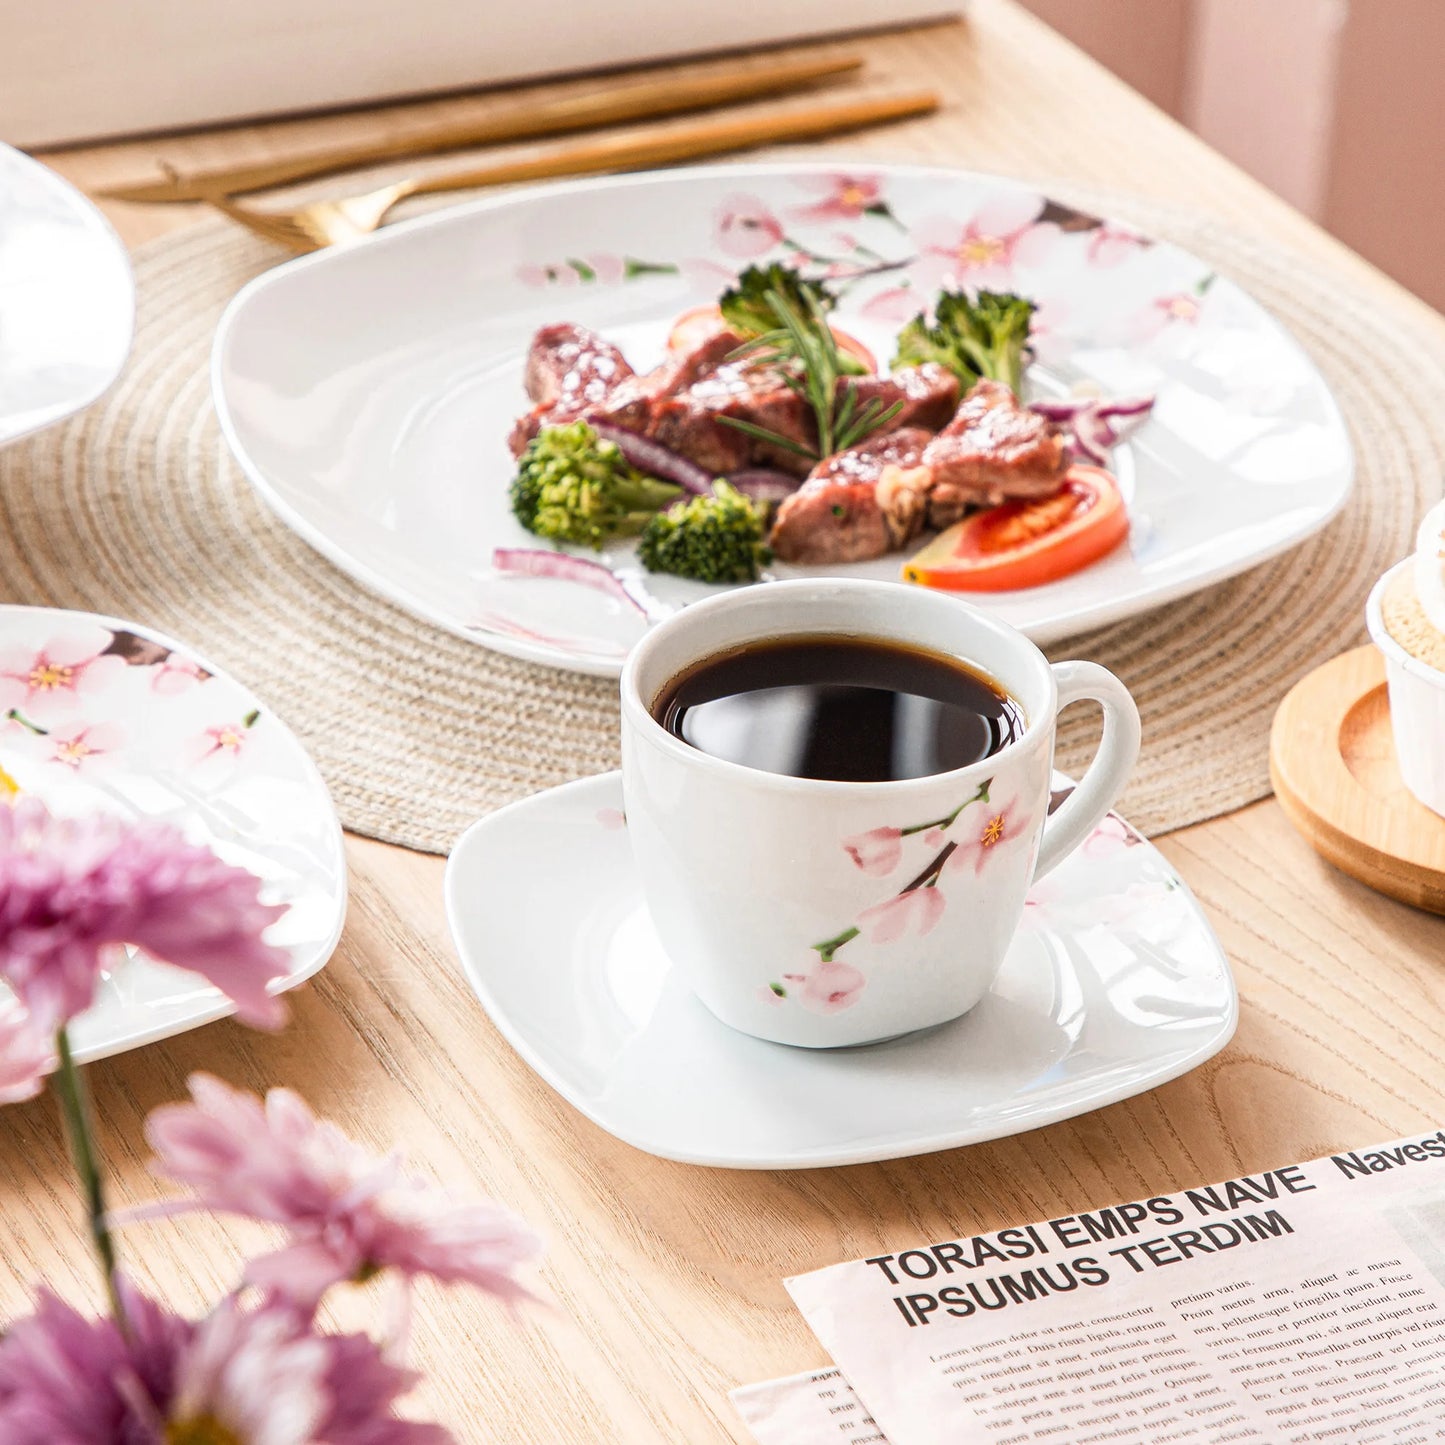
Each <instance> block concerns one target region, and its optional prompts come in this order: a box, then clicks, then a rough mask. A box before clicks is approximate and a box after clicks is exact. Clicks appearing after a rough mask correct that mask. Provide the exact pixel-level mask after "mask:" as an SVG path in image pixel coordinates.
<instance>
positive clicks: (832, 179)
mask: <svg viewBox="0 0 1445 1445" xmlns="http://www.w3.org/2000/svg"><path fill="white" fill-rule="evenodd" d="M798 184H799V185H801V186H804V187H806V188H807V189H808V190H811V191H821V192H822V196H821V197H820V199H818V200H817V201H814V202H813V203H812V204H811V205H808V206H800V207H799V208H798V209H797V210H796V211H794V213H793V214H794V215H796V216H797V217H798V219H799V220H802V221H856V220H857V219H858V217H859V216H863V215H866V214H867V213H868V212H869V211H872V210H875V209H877V208H878V207H880V206H882V205H883V186H882V183H881V182H880V181H879V179H878V177H877V176H861V175H860V176H800V177H799V178H798Z"/></svg>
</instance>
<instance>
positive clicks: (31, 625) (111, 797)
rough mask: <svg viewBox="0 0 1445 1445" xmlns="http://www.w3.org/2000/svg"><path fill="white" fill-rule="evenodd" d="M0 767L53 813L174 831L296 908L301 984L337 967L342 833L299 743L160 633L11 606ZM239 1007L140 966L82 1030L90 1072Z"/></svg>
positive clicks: (290, 929)
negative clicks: (161, 825)
mask: <svg viewBox="0 0 1445 1445" xmlns="http://www.w3.org/2000/svg"><path fill="white" fill-rule="evenodd" d="M0 768H3V769H4V771H5V773H6V774H8V776H9V777H10V778H11V779H13V780H14V782H15V783H16V784H18V785H19V787H20V789H21V791H22V792H24V793H29V794H33V795H34V796H36V797H38V798H41V799H42V800H43V801H44V802H45V803H46V805H47V806H48V807H49V808H50V809H51V810H52V811H53V812H56V813H61V814H82V813H90V812H97V811H107V812H114V813H118V814H121V815H124V816H129V817H138V816H143V817H150V818H156V819H160V820H163V821H165V822H168V823H172V824H174V825H175V826H177V827H179V828H180V829H182V831H183V832H184V833H185V834H186V836H187V837H189V838H191V839H193V840H194V841H196V842H200V843H205V844H207V845H208V846H210V847H212V848H214V849H215V851H216V852H217V853H218V854H219V855H220V856H221V857H222V858H224V859H225V860H226V861H227V862H229V863H234V864H237V865H238V866H240V867H244V868H248V869H250V870H251V871H252V872H253V873H255V874H257V875H258V876H259V877H260V878H261V879H262V880H263V882H264V885H265V889H264V893H263V897H264V898H266V900H267V901H268V902H280V903H287V904H289V905H290V911H289V912H288V913H287V914H286V915H285V916H284V917H283V918H281V919H279V920H278V921H277V922H276V923H275V924H273V925H272V928H271V931H270V933H269V934H268V935H267V936H268V938H270V939H271V941H273V942H275V943H277V944H279V945H281V946H282V947H284V948H286V949H288V950H289V951H290V953H291V957H292V962H293V966H292V971H291V973H290V974H289V975H288V976H287V977H286V978H285V979H284V980H283V981H282V984H281V987H282V988H291V987H294V986H295V985H296V984H298V983H300V982H301V981H302V980H303V979H306V978H309V977H310V976H311V975H312V974H313V973H315V972H316V971H317V970H318V969H319V968H320V967H321V966H322V965H323V964H324V963H325V962H326V960H327V959H328V958H329V957H330V956H331V952H332V950H333V949H334V948H335V946H336V941H337V939H338V938H339V937H340V935H341V925H342V920H343V918H344V917H345V914H346V859H345V855H344V853H343V851H342V841H341V826H340V824H339V822H338V821H337V818H336V812H335V809H334V808H333V807H332V805H331V798H330V796H329V794H328V793H327V791H326V787H325V785H324V784H323V783H322V781H321V777H320V775H319V774H318V773H317V771H316V768H315V765H314V764H313V763H312V762H311V759H310V758H309V757H308V756H307V754H306V752H305V750H304V749H303V748H302V746H301V744H300V743H299V742H298V741H297V740H296V737H295V736H294V734H292V733H291V731H290V730H289V729H288V728H287V727H285V725H284V724H282V723H281V721H280V720H279V719H278V718H276V717H274V716H272V715H271V714H270V713H268V712H266V711H265V710H264V709H263V708H262V707H261V705H260V704H259V703H258V702H257V700H256V699H255V698H254V697H253V696H252V695H251V694H250V693H249V692H247V691H246V689H244V688H243V687H241V686H239V685H238V684H237V683H235V682H233V681H232V680H231V679H230V678H228V677H227V676H225V675H224V674H223V673H221V672H218V671H217V670H216V669H215V668H214V667H213V666H211V665H210V664H209V663H206V662H203V661H201V660H200V659H198V658H197V657H196V656H195V654H194V653H191V652H189V651H188V650H187V649H185V648H183V647H182V646H181V645H180V644H178V643H175V642H173V641H171V640H170V639H169V638H166V637H162V636H161V635H160V634H159V633H155V632H152V631H150V630H149V629H147V628H142V627H137V626H135V625H134V624H132V623H127V622H119V621H117V620H115V619H114V618H107V617H98V616H93V615H91V614H89V613H84V612H61V611H54V610H51V609H49V608H41V607H0ZM230 1012H231V1004H230V1001H229V1000H228V999H227V998H226V997H225V996H224V995H223V994H221V993H220V992H219V991H218V990H216V989H214V988H212V987H211V986H210V985H209V984H207V983H205V982H204V981H203V980H201V979H199V978H198V977H197V976H196V975H195V974H191V973H185V972H182V971H181V970H179V969H175V968H171V967H170V966H168V965H166V964H160V963H156V962H153V961H152V960H150V959H147V958H145V957H144V956H141V955H136V956H133V957H131V958H130V959H129V960H128V961H126V962H125V963H122V964H120V965H119V966H118V967H117V968H116V969H115V970H114V971H113V972H112V973H111V974H110V975H109V976H108V977H107V978H106V979H105V981H104V983H103V984H102V985H101V989H100V993H99V995H98V997H97V1000H96V1002H95V1004H94V1005H93V1006H92V1007H91V1008H90V1009H89V1010H88V1011H87V1012H86V1013H84V1014H82V1015H81V1016H80V1017H79V1018H78V1019H76V1020H75V1021H74V1023H73V1024H72V1025H71V1027H70V1035H71V1042H72V1045H73V1047H74V1050H75V1053H76V1056H77V1057H78V1058H79V1059H80V1060H81V1062H86V1061H88V1060H91V1059H99V1058H104V1057H105V1056H106V1055H108V1054H115V1053H120V1052H122V1051H123V1050H125V1049H130V1048H134V1047H135V1046H136V1045H138V1044H144V1043H150V1042H152V1041H153V1040H156V1039H162V1038H166V1037H168V1036H170V1035H171V1034H175V1033H179V1032H181V1031H182V1030H184V1029H188V1028H193V1027H195V1026H196V1025H198V1024H203V1023H209V1022H210V1021H211V1020H213V1019H218V1018H222V1017H224V1016H225V1015H226V1014H228V1013H230Z"/></svg>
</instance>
